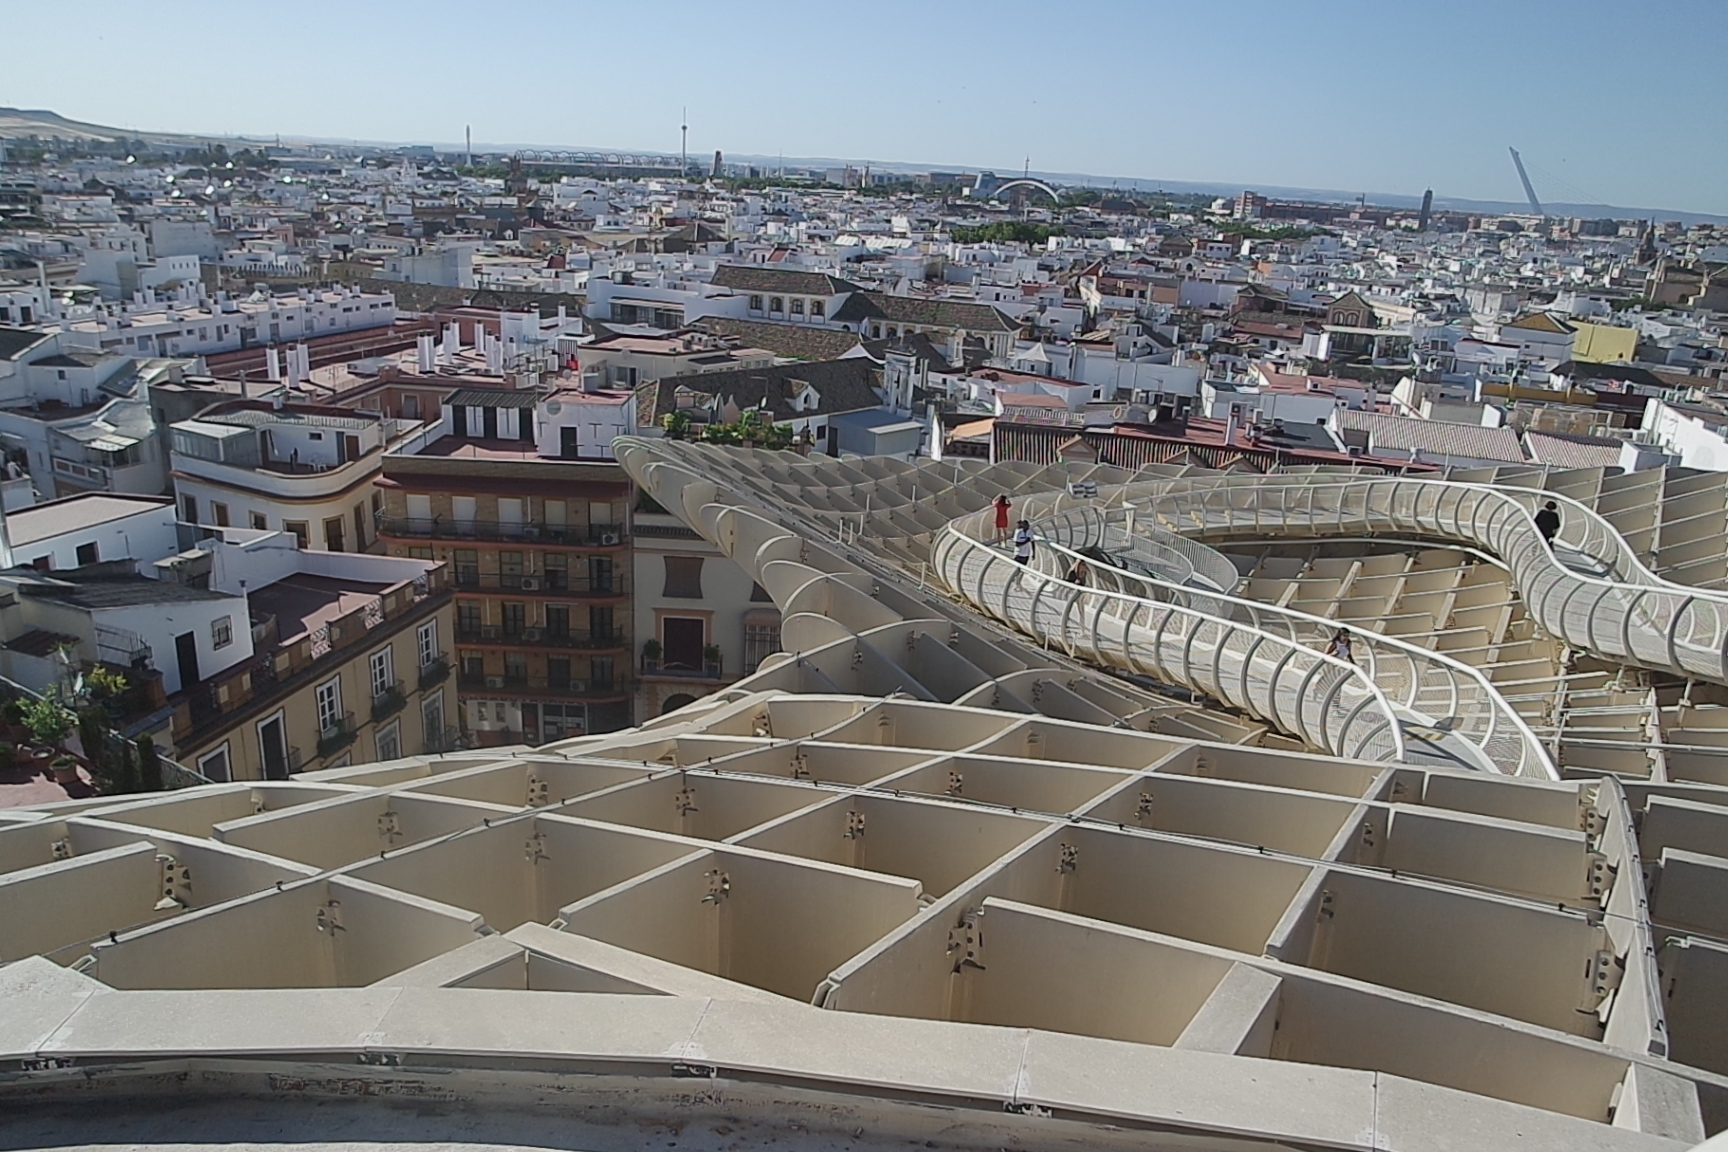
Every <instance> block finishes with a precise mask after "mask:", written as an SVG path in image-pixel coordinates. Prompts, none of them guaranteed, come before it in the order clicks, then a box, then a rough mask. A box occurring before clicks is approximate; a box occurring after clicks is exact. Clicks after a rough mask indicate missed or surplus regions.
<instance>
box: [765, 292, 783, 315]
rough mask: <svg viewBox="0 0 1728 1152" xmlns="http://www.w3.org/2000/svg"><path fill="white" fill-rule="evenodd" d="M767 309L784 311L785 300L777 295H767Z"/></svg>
mask: <svg viewBox="0 0 1728 1152" xmlns="http://www.w3.org/2000/svg"><path fill="white" fill-rule="evenodd" d="M768 311H770V312H784V311H786V302H785V301H784V300H782V299H780V297H778V296H770V297H768Z"/></svg>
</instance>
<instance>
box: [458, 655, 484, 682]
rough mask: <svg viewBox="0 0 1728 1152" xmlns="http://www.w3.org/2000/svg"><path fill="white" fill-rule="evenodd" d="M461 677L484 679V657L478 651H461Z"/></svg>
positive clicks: (465, 678)
mask: <svg viewBox="0 0 1728 1152" xmlns="http://www.w3.org/2000/svg"><path fill="white" fill-rule="evenodd" d="M462 679H464V680H471V681H482V680H485V679H486V658H485V657H484V656H482V655H480V653H478V652H464V653H462Z"/></svg>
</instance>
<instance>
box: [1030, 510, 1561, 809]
mask: <svg viewBox="0 0 1728 1152" xmlns="http://www.w3.org/2000/svg"><path fill="white" fill-rule="evenodd" d="M1135 513H1136V510H1135V509H1134V508H1131V507H1130V508H1123V507H1114V508H1105V507H1100V506H1098V505H1096V504H1088V505H1084V506H1081V507H1076V508H1070V509H1068V510H1067V511H1064V512H1058V513H1055V514H1054V515H1051V516H1047V517H1043V518H1041V519H1040V520H1039V521H1038V528H1039V531H1040V533H1041V536H1042V540H1041V542H1040V548H1041V549H1044V550H1048V551H1051V552H1054V553H1056V554H1057V555H1058V556H1061V557H1062V558H1063V561H1062V562H1063V565H1064V568H1065V570H1072V568H1073V566H1074V565H1075V564H1077V563H1079V562H1080V561H1085V562H1086V564H1087V565H1088V569H1089V573H1088V581H1087V582H1088V584H1089V585H1091V586H1093V587H1097V588H1104V589H1109V590H1111V591H1116V592H1122V593H1124V594H1126V595H1130V596H1136V597H1140V598H1143V599H1148V600H1157V601H1160V602H1162V603H1167V604H1174V605H1178V606H1180V607H1183V608H1188V609H1192V610H1193V611H1196V612H1201V613H1204V614H1205V615H1208V616H1215V617H1218V618H1220V619H1223V620H1229V621H1234V622H1238V623H1244V624H1247V625H1249V626H1251V627H1254V628H1257V629H1259V630H1261V631H1264V632H1270V633H1272V634H1274V635H1279V636H1283V637H1286V638H1287V639H1289V640H1292V641H1294V642H1296V643H1298V644H1303V645H1305V646H1308V647H1324V646H1325V644H1326V642H1327V641H1328V640H1329V639H1330V638H1331V637H1332V635H1333V634H1334V633H1335V632H1337V630H1338V629H1339V628H1340V627H1345V628H1347V630H1348V632H1349V635H1350V638H1351V649H1352V652H1351V654H1352V657H1353V658H1354V659H1355V660H1356V661H1357V662H1358V663H1360V664H1361V665H1362V667H1363V668H1364V669H1365V670H1366V672H1367V674H1368V675H1369V677H1370V678H1371V679H1372V680H1373V681H1374V683H1375V684H1377V685H1379V687H1380V688H1381V690H1382V691H1384V692H1385V693H1386V694H1387V696H1388V698H1390V699H1391V700H1392V701H1394V702H1395V703H1396V704H1398V705H1400V706H1401V707H1403V708H1405V709H1407V710H1408V711H1409V712H1410V713H1412V714H1413V716H1414V717H1415V718H1419V719H1420V720H1423V721H1426V722H1427V723H1428V726H1431V727H1439V728H1443V729H1444V730H1446V731H1448V732H1450V733H1451V734H1453V735H1454V736H1456V737H1458V738H1459V739H1462V740H1465V741H1467V742H1469V743H1470V744H1472V745H1474V746H1475V747H1476V748H1477V749H1478V750H1479V751H1480V752H1481V754H1482V756H1483V758H1484V759H1485V760H1487V761H1488V762H1490V763H1492V764H1493V765H1494V766H1495V767H1497V768H1498V769H1499V770H1500V771H1502V772H1506V773H1508V774H1511V775H1517V776H1531V777H1535V778H1537V779H1544V780H1557V779H1559V773H1558V772H1557V771H1556V769H1555V767H1554V763H1553V760H1552V759H1551V758H1550V757H1549V755H1548V752H1547V749H1545V748H1544V747H1543V746H1542V742H1541V740H1540V738H1538V737H1537V735H1536V733H1535V732H1534V731H1532V730H1531V728H1530V726H1529V724H1528V723H1527V722H1526V721H1525V720H1524V718H1523V716H1521V715H1520V714H1519V713H1518V712H1517V710H1516V709H1514V708H1513V707H1512V706H1511V704H1509V703H1508V702H1507V701H1506V699H1505V698H1504V697H1503V696H1501V694H1500V692H1499V690H1498V689H1496V688H1495V687H1494V684H1493V682H1492V681H1490V680H1489V679H1488V677H1487V676H1486V675H1484V674H1483V672H1482V671H1481V669H1479V668H1475V667H1473V666H1471V665H1469V664H1466V663H1464V662H1462V661H1459V660H1455V659H1453V658H1451V657H1449V656H1444V655H1442V654H1440V653H1438V652H1435V651H1433V650H1432V649H1429V648H1424V647H1421V646H1420V645H1417V644H1411V643H1409V642H1408V641H1405V640H1400V639H1398V638H1397V637H1393V636H1385V635H1381V634H1379V633H1377V632H1373V631H1370V630H1367V629H1365V628H1363V627H1360V626H1354V625H1347V624H1344V623H1343V622H1341V621H1338V620H1329V619H1326V618H1325V617H1321V616H1313V615H1310V614H1308V613H1306V612H1298V611H1295V610H1294V609H1290V608H1283V607H1279V606H1277V605H1274V604H1266V603H1262V602H1260V601H1255V600H1245V599H1242V598H1240V597H1236V596H1230V595H1227V594H1225V593H1221V592H1220V593H1212V592H1207V591H1204V590H1198V589H1194V588H1190V587H1183V586H1181V585H1179V584H1176V583H1174V582H1170V581H1166V580H1160V579H1156V578H1153V577H1150V576H1143V575H1140V574H1138V573H1135V572H1133V571H1130V570H1128V569H1126V568H1125V567H1124V566H1123V565H1122V564H1121V563H1120V561H1121V560H1122V559H1123V558H1124V557H1126V558H1131V559H1142V557H1143V553H1142V552H1141V551H1140V549H1139V547H1138V546H1139V545H1140V544H1141V536H1142V535H1143V534H1144V533H1146V532H1147V527H1148V526H1147V524H1146V523H1145V521H1146V516H1145V515H1144V513H1142V514H1140V515H1139V516H1138V517H1136V515H1135ZM1085 550H1093V551H1092V552H1091V553H1090V554H1089V553H1088V551H1085ZM1097 551H1102V553H1103V554H1105V555H1106V556H1108V557H1109V558H1110V559H1111V560H1112V561H1113V562H1115V563H1113V565H1106V564H1103V563H1100V562H1099V561H1098V560H1097V559H1096V552H1097ZM1232 570H1234V566H1232Z"/></svg>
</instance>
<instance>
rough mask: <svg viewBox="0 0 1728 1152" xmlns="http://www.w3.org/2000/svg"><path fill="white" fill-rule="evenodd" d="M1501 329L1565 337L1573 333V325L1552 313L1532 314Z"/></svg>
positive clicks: (1502, 326)
mask: <svg viewBox="0 0 1728 1152" xmlns="http://www.w3.org/2000/svg"><path fill="white" fill-rule="evenodd" d="M1500 327H1501V329H1502V330H1504V329H1507V328H1517V329H1520V330H1522V331H1525V332H1552V333H1555V334H1557V335H1565V334H1566V333H1568V332H1571V331H1572V325H1570V324H1568V323H1566V321H1564V320H1562V319H1560V318H1559V317H1558V316H1555V315H1554V314H1553V313H1551V312H1532V313H1531V314H1530V315H1528V316H1520V317H1519V318H1518V319H1516V320H1513V321H1511V322H1509V323H1506V324H1502V325H1500Z"/></svg>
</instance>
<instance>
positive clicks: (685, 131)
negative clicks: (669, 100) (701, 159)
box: [678, 108, 690, 180]
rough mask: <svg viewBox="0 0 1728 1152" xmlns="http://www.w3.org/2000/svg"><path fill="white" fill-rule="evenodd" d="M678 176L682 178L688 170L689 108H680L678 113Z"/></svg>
mask: <svg viewBox="0 0 1728 1152" xmlns="http://www.w3.org/2000/svg"><path fill="white" fill-rule="evenodd" d="M678 118H679V120H681V121H683V122H682V123H680V124H679V125H678V178H679V179H680V180H682V179H683V178H684V175H685V173H687V172H689V171H690V109H688V108H684V109H681V110H680V111H679V113H678Z"/></svg>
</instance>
